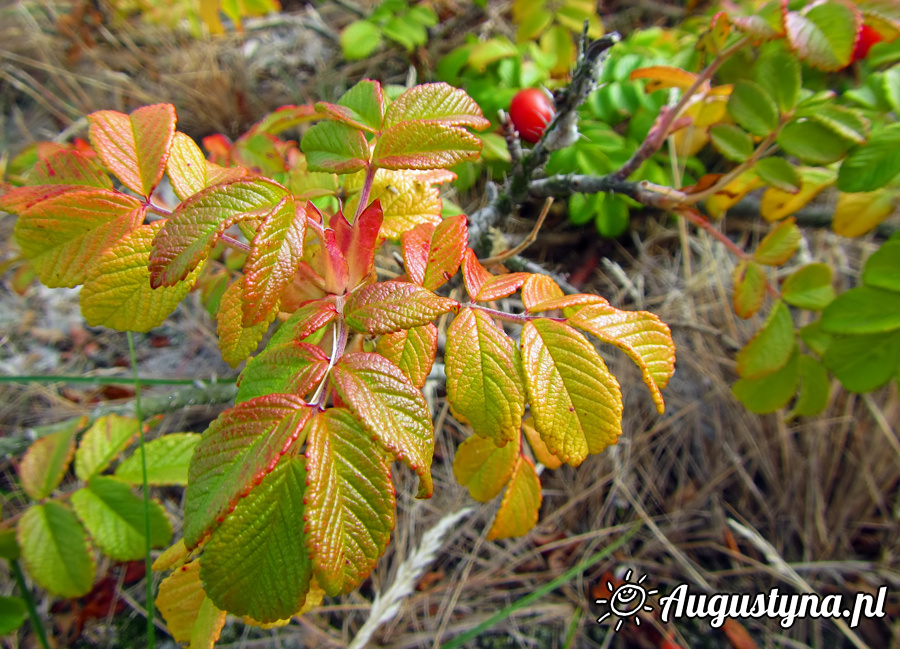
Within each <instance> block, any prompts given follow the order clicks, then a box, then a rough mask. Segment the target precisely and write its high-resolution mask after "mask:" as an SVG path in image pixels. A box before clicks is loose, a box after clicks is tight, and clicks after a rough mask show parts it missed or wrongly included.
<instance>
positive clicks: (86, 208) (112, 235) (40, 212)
mask: <svg viewBox="0 0 900 649" xmlns="http://www.w3.org/2000/svg"><path fill="white" fill-rule="evenodd" d="M57 187H62V185H58V186H57ZM143 220H144V208H143V207H142V206H141V204H140V202H139V201H138V200H137V199H136V198H134V197H133V196H128V195H126V194H122V193H120V192H116V191H112V190H108V189H93V188H77V189H74V190H72V191H67V192H66V193H63V194H60V195H57V196H53V197H52V198H49V199H47V200H42V201H41V202H39V203H36V204H34V205H32V206H31V207H29V208H27V209H25V210H24V211H22V212H20V213H19V218H18V220H17V221H16V226H15V231H14V232H15V237H16V241H17V242H18V244H19V247H21V249H22V254H23V255H24V256H25V257H26V258H27V259H29V260H30V261H31V265H32V268H34V270H35V272H36V273H37V275H38V278H40V280H41V282H43V283H44V284H46V285H47V286H49V287H51V288H55V287H59V286H67V287H73V286H77V285H78V284H81V283H83V282H84V280H85V277H87V274H88V271H89V269H90V267H91V265H92V264H94V263H95V261H96V257H97V255H99V254H100V253H101V252H103V251H104V250H106V249H107V248H110V247H111V246H112V245H113V244H115V243H116V242H117V241H119V239H121V238H122V237H123V236H125V234H126V233H127V232H129V231H130V230H132V229H133V228H135V227H137V226H138V225H140V223H141V222H142V221H143Z"/></svg>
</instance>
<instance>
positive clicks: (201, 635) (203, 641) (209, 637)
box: [191, 597, 226, 649]
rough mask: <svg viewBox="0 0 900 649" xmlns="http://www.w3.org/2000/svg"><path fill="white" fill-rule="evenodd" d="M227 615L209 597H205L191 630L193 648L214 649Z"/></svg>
mask: <svg viewBox="0 0 900 649" xmlns="http://www.w3.org/2000/svg"><path fill="white" fill-rule="evenodd" d="M225 615H226V613H225V611H221V610H219V609H218V608H216V605H215V604H213V603H212V600H211V599H210V598H209V597H204V598H203V602H201V604H200V610H199V611H197V619H196V620H195V621H194V626H193V629H192V630H191V649H213V647H215V646H216V640H218V639H219V635H221V633H222V627H224V626H225Z"/></svg>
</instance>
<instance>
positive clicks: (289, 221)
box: [242, 198, 306, 327]
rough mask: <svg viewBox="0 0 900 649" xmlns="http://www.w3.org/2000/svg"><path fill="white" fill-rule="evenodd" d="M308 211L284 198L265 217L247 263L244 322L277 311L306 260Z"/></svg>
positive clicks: (265, 317) (252, 322)
mask: <svg viewBox="0 0 900 649" xmlns="http://www.w3.org/2000/svg"><path fill="white" fill-rule="evenodd" d="M305 235H306V210H305V209H304V208H303V207H302V206H301V205H299V204H297V203H295V202H294V201H293V200H292V199H288V198H283V199H281V202H280V203H278V205H277V206H276V207H275V209H274V210H272V211H271V212H270V213H269V214H267V215H266V216H265V217H263V219H262V222H261V223H260V225H259V229H258V230H257V231H256V236H255V237H254V238H253V241H252V242H251V244H250V254H249V255H248V256H247V263H246V264H245V266H244V295H243V307H242V315H243V324H244V326H245V327H250V326H253V325H255V324H259V323H260V322H264V321H266V320H271V319H270V318H269V315H270V314H271V313H272V311H277V309H278V304H279V302H280V300H281V294H282V293H283V292H284V289H285V288H287V286H288V284H290V283H291V281H292V280H293V279H294V274H295V273H296V272H297V266H298V265H299V264H300V261H301V260H302V259H303V237H304V236H305Z"/></svg>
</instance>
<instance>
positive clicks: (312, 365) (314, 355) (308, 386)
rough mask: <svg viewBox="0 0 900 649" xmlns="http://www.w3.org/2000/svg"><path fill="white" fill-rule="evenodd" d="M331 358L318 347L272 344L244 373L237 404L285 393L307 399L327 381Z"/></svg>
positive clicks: (294, 342) (291, 343)
mask: <svg viewBox="0 0 900 649" xmlns="http://www.w3.org/2000/svg"><path fill="white" fill-rule="evenodd" d="M327 369H328V357H327V356H326V355H325V352H323V351H322V350H321V349H320V348H319V347H317V346H316V345H310V344H309V343H303V342H299V341H296V340H288V341H285V342H283V343H280V344H278V345H273V344H271V343H270V344H269V345H267V346H266V349H265V350H264V351H263V352H262V353H260V354H259V355H258V356H256V358H254V359H253V360H252V361H250V363H248V365H247V367H246V368H245V369H244V371H243V372H242V373H241V379H240V389H239V390H238V394H237V397H235V402H236V403H241V402H242V401H249V400H250V399H254V398H256V397H259V396H262V395H265V394H273V393H279V392H280V393H285V394H293V395H296V396H298V397H304V396H305V395H307V394H308V393H309V392H311V391H312V390H313V389H315V388H316V386H318V385H319V383H321V382H322V379H323V378H325V372H326V370H327Z"/></svg>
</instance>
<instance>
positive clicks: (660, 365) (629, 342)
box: [569, 304, 675, 414]
mask: <svg viewBox="0 0 900 649" xmlns="http://www.w3.org/2000/svg"><path fill="white" fill-rule="evenodd" d="M569 324H571V325H573V326H575V327H578V328H579V329H583V330H584V331H587V332H588V333H590V334H592V335H594V336H596V337H597V338H598V339H599V340H600V341H601V342H605V343H609V344H611V345H615V346H616V347H618V348H619V349H621V350H622V351H623V352H625V353H626V354H628V356H629V358H631V360H633V361H634V362H635V363H636V364H637V366H638V367H640V368H641V375H642V376H643V379H644V383H646V384H647V387H648V388H650V392H651V394H652V395H653V402H654V403H655V404H656V410H657V411H658V412H659V414H662V413H663V412H664V411H665V404H664V403H663V397H662V394H661V393H660V389H662V388H664V387H666V384H668V382H669V379H670V378H671V377H672V375H673V374H674V373H675V343H674V342H672V332H671V331H669V327H668V326H667V325H666V324H665V323H664V322H661V321H660V319H659V317H658V316H656V315H655V314H653V313H648V312H647V311H619V310H618V309H616V308H613V307H611V306H610V305H608V304H596V305H591V306H586V307H584V308H582V309H579V310H578V312H577V313H576V314H575V315H573V316H572V317H571V318H569Z"/></svg>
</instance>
